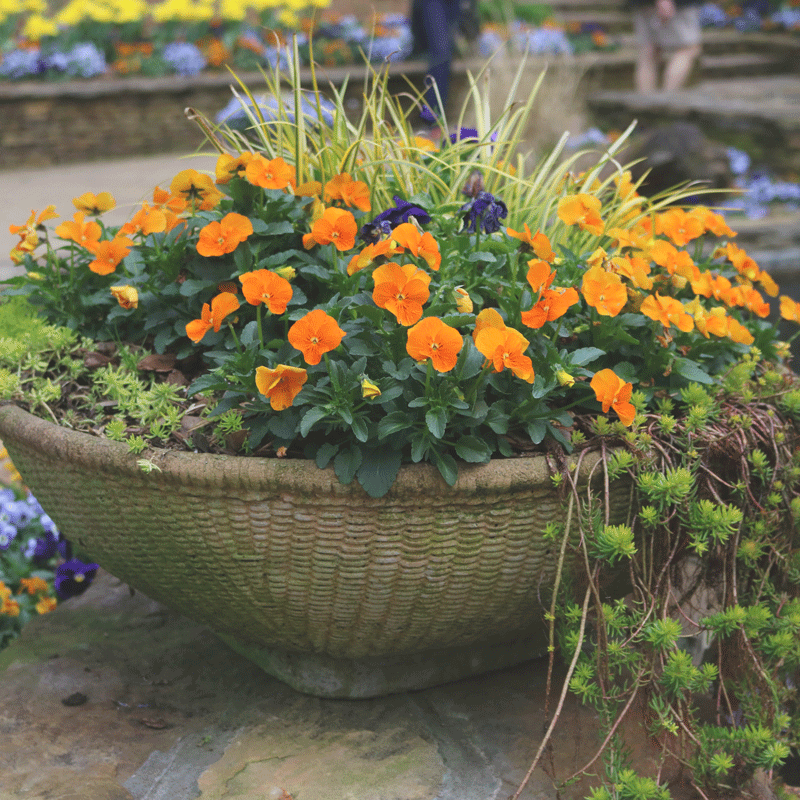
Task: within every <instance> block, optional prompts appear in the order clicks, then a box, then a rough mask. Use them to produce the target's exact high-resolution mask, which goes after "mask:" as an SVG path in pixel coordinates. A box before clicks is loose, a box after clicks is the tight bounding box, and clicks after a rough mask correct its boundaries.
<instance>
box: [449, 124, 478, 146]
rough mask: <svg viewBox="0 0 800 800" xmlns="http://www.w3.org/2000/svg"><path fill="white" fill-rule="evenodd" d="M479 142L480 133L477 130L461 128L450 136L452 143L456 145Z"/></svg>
mask: <svg viewBox="0 0 800 800" xmlns="http://www.w3.org/2000/svg"><path fill="white" fill-rule="evenodd" d="M473 141H474V142H477V141H478V131H477V129H476V128H459V129H458V131H457V132H456V133H451V134H450V142H451V143H452V144H455V143H456V142H473Z"/></svg>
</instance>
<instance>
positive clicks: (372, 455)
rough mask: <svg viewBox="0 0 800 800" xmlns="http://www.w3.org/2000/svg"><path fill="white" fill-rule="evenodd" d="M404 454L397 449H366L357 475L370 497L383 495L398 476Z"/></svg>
mask: <svg viewBox="0 0 800 800" xmlns="http://www.w3.org/2000/svg"><path fill="white" fill-rule="evenodd" d="M402 461H403V459H402V455H401V454H400V453H399V452H397V451H396V450H372V449H369V450H368V449H366V448H365V449H364V452H363V457H362V460H361V466H359V468H358V472H357V473H356V476H357V478H358V482H359V483H360V484H361V486H362V487H363V489H364V491H365V492H366V493H367V494H368V495H369V496H370V497H383V496H384V495H385V494H386V492H388V491H389V489H391V488H392V484H393V483H394V481H395V478H396V477H397V473H398V472H399V471H400V464H401V463H402Z"/></svg>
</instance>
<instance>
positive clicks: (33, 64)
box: [0, 42, 108, 80]
mask: <svg viewBox="0 0 800 800" xmlns="http://www.w3.org/2000/svg"><path fill="white" fill-rule="evenodd" d="M107 69H108V65H107V64H106V58H105V56H104V55H103V53H102V52H101V51H100V50H99V49H98V48H97V46H96V45H94V44H92V43H91V42H79V43H78V44H76V45H75V46H74V47H73V48H72V49H71V50H68V51H66V52H61V51H60V50H54V51H51V52H43V51H41V50H27V49H17V50H11V51H10V52H8V53H5V54H4V55H3V60H2V61H0V75H2V76H3V77H5V78H12V79H17V80H18V79H20V78H31V77H36V76H38V75H44V74H45V73H48V72H50V73H57V74H62V75H64V74H65V75H69V76H71V77H73V78H93V77H95V76H96V75H102V74H103V73H105V72H106V70H107Z"/></svg>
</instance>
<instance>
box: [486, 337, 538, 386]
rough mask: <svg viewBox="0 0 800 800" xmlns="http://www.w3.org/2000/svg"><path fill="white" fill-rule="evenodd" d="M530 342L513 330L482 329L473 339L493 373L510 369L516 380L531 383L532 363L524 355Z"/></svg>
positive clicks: (532, 375) (532, 376) (532, 374)
mask: <svg viewBox="0 0 800 800" xmlns="http://www.w3.org/2000/svg"><path fill="white" fill-rule="evenodd" d="M529 344H530V342H529V341H528V340H527V339H526V338H525V337H524V336H523V335H522V334H521V333H520V332H519V331H516V330H514V329H513V328H505V329H504V330H498V329H497V328H492V327H487V328H484V329H483V330H482V331H481V332H480V333H479V334H478V335H477V336H476V337H475V347H477V349H478V351H479V352H480V353H482V354H483V355H484V356H485V357H486V358H487V359H489V361H491V362H492V364H493V365H494V371H495V372H501V371H502V370H503V369H510V370H511V371H512V372H513V373H514V374H515V375H516V376H517V377H518V378H521V379H522V380H524V381H527V382H528V383H533V379H534V377H535V375H534V373H533V362H532V361H531V360H530V358H528V356H526V355H525V354H524V352H525V350H526V349H527V347H528V345H529Z"/></svg>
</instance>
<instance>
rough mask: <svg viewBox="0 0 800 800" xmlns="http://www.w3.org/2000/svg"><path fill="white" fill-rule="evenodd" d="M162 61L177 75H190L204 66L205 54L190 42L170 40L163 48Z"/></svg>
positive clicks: (201, 69)
mask: <svg viewBox="0 0 800 800" xmlns="http://www.w3.org/2000/svg"><path fill="white" fill-rule="evenodd" d="M164 61H166V62H167V64H169V66H170V67H171V68H172V70H173V71H174V72H177V73H178V75H183V76H185V77H191V76H192V75H197V73H198V72H202V71H203V70H204V69H205V68H206V64H207V62H206V59H205V56H204V55H203V54H202V53H201V52H200V49H199V48H198V47H196V46H195V45H193V44H191V43H190V42H170V44H168V45H167V46H166V47H165V48H164Z"/></svg>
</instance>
